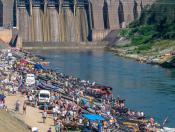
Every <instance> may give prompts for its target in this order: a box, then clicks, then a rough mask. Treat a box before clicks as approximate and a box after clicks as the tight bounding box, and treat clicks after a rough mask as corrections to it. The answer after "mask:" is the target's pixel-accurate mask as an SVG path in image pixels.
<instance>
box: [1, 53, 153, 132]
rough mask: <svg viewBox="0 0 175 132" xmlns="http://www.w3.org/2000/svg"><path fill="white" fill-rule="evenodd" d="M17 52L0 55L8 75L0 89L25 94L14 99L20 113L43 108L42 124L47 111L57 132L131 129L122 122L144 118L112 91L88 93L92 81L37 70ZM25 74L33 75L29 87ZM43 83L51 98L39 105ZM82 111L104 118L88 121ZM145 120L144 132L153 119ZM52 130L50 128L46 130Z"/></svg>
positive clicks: (29, 57)
mask: <svg viewBox="0 0 175 132" xmlns="http://www.w3.org/2000/svg"><path fill="white" fill-rule="evenodd" d="M11 52H12V51H11ZM18 52H19V51H15V52H12V53H13V54H14V56H17V57H13V56H11V55H10V56H8V53H9V51H8V52H4V53H1V56H0V57H1V60H4V61H3V65H6V66H5V67H3V69H2V70H1V74H7V75H4V76H2V77H1V80H2V81H1V82H2V84H3V87H1V89H2V90H4V91H7V92H8V93H11V94H15V93H16V92H21V93H22V94H24V95H26V101H25V102H24V104H21V103H20V101H19V100H17V101H16V105H15V110H16V111H19V107H20V105H22V106H23V114H26V107H27V105H29V104H30V105H32V106H34V107H39V108H40V109H43V112H42V115H41V117H42V119H43V123H45V122H47V117H48V114H52V118H53V120H54V124H53V125H54V126H55V131H56V132H62V131H67V130H68V129H78V128H81V129H82V130H83V132H86V131H88V132H90V131H94V130H97V131H98V132H108V131H110V130H111V131H119V130H120V129H123V128H126V130H127V129H128V130H130V129H131V128H130V127H126V126H127V125H123V122H126V121H129V120H131V118H132V119H133V120H137V121H138V122H142V121H143V120H145V115H144V113H143V112H134V111H131V110H129V109H128V108H127V107H126V106H125V100H123V99H121V98H120V97H118V98H115V97H114V96H113V95H112V93H111V94H101V95H100V97H99V95H98V97H97V96H96V94H95V93H91V94H89V92H88V90H89V89H93V88H94V87H96V86H98V85H97V84H96V83H95V82H92V83H91V82H90V81H86V80H81V79H79V78H75V77H72V76H67V75H64V74H63V73H58V72H56V71H53V70H50V69H44V68H40V69H36V68H35V67H34V63H39V62H38V60H39V59H36V57H33V56H32V55H31V54H30V53H25V52H20V53H22V57H21V56H18ZM6 55H7V56H6ZM21 59H23V60H24V59H25V60H26V62H25V61H23V62H20V60H21ZM36 60H37V61H36ZM1 65H2V64H1ZM4 71H5V72H4ZM27 73H30V74H34V75H35V76H36V78H35V79H36V82H35V84H34V85H32V86H26V84H25V79H26V74H27ZM3 77H5V78H3ZM46 86H47V87H49V90H50V91H51V97H50V101H49V103H48V102H44V103H43V104H42V105H40V104H38V91H39V90H40V89H43V88H45V87H46ZM3 101H4V100H3ZM3 101H0V108H1V104H2V103H4V102H3ZM84 113H93V114H98V115H100V116H102V117H104V120H99V121H91V120H88V119H87V118H84V117H83V116H82V114H84ZM148 122H149V123H144V127H142V129H143V130H144V131H146V130H147V127H155V123H154V122H153V120H150V121H148ZM137 124H139V123H137ZM148 124H149V126H148ZM142 125H143V122H142ZM139 129H140V127H139V126H138V130H139ZM51 131H52V130H51V128H49V130H48V132H51Z"/></svg>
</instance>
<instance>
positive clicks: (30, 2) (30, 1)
mask: <svg viewBox="0 0 175 132" xmlns="http://www.w3.org/2000/svg"><path fill="white" fill-rule="evenodd" d="M29 6H30V16H32V0H29Z"/></svg>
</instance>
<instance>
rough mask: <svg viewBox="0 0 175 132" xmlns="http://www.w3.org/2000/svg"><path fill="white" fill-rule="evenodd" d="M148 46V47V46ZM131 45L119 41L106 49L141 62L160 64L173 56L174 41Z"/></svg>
mask: <svg viewBox="0 0 175 132" xmlns="http://www.w3.org/2000/svg"><path fill="white" fill-rule="evenodd" d="M148 46H149V47H148ZM148 46H147V47H145V45H138V46H137V45H132V44H125V45H122V46H121V45H120V43H119V44H118V45H116V46H113V47H107V50H109V51H112V52H113V53H114V54H116V55H119V56H122V57H126V58H131V59H134V60H136V61H139V62H141V63H148V64H156V65H162V64H163V63H164V62H166V61H168V60H170V59H171V58H172V57H174V50H175V45H174V41H172V42H171V41H165V40H164V41H163V40H162V41H157V42H155V43H153V44H150V45H148Z"/></svg>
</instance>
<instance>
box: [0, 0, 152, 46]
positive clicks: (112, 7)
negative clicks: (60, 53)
mask: <svg viewBox="0 0 175 132" xmlns="http://www.w3.org/2000/svg"><path fill="white" fill-rule="evenodd" d="M154 1H155V0H152V1H149V2H148V1H147V0H1V3H2V4H1V7H3V13H2V14H3V15H2V14H1V16H2V19H3V18H5V19H3V20H1V21H0V24H1V25H7V24H8V23H10V24H12V25H16V26H17V27H16V28H17V30H18V34H19V36H20V37H21V38H22V41H23V42H47V43H49V42H51V43H52V42H53V43H62V42H75V43H79V42H89V41H100V40H102V39H103V38H105V36H107V35H108V33H109V32H111V31H112V30H116V29H119V28H124V27H126V26H127V25H128V24H129V23H130V22H132V21H133V20H135V19H138V18H139V16H140V14H141V11H142V9H143V8H144V7H145V6H147V5H151V4H152V3H153V2H154ZM9 2H10V3H11V4H9V7H10V6H12V7H16V8H15V10H12V11H11V13H10V11H7V9H5V7H4V5H5V4H7V3H9ZM7 12H8V13H9V14H7V15H6V16H5V15H4V14H5V13H7ZM13 18H15V20H13ZM13 22H15V24H13Z"/></svg>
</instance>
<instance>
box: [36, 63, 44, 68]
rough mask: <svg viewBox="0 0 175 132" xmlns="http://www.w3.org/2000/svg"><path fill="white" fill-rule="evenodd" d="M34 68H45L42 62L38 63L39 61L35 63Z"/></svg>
mask: <svg viewBox="0 0 175 132" xmlns="http://www.w3.org/2000/svg"><path fill="white" fill-rule="evenodd" d="M34 68H35V69H38V70H41V69H44V68H43V66H42V65H41V64H38V63H37V64H35V65H34Z"/></svg>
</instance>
